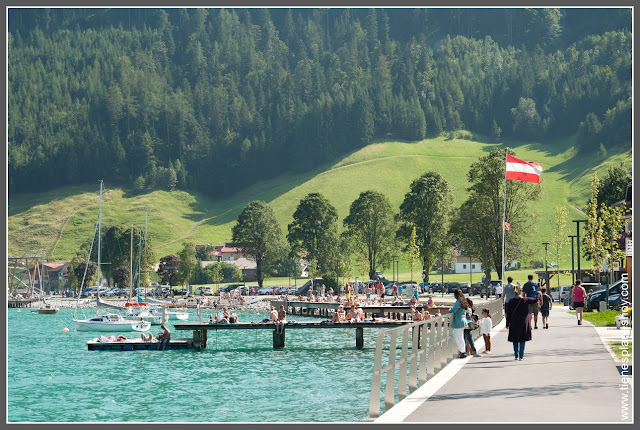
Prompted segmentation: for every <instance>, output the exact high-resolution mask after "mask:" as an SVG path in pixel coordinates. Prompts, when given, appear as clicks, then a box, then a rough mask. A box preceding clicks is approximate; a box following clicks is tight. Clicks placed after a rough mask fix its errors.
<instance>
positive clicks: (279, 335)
mask: <svg viewBox="0 0 640 430" xmlns="http://www.w3.org/2000/svg"><path fill="white" fill-rule="evenodd" d="M412 322H413V321H405V320H400V321H363V322H355V323H348V322H344V323H332V322H326V321H305V322H296V323H291V322H289V323H287V324H285V325H284V327H282V326H277V325H276V324H274V323H248V322H241V323H234V324H218V323H216V324H209V323H182V324H174V325H173V327H174V328H175V329H176V330H193V344H194V348H195V349H196V350H200V349H203V348H207V332H208V331H209V330H272V331H273V348H274V349H280V348H284V346H285V333H286V331H287V330H290V329H318V328H321V329H345V328H355V330H356V348H363V347H364V331H363V330H364V328H365V327H369V328H373V327H375V328H389V327H398V326H400V325H404V324H408V323H412Z"/></svg>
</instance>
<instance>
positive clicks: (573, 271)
mask: <svg viewBox="0 0 640 430" xmlns="http://www.w3.org/2000/svg"><path fill="white" fill-rule="evenodd" d="M568 237H570V238H571V285H575V283H576V269H575V264H574V259H573V239H574V238H575V237H577V236H576V235H575V234H574V235H569V236H568Z"/></svg>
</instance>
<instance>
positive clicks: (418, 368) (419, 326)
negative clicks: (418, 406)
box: [369, 299, 503, 418]
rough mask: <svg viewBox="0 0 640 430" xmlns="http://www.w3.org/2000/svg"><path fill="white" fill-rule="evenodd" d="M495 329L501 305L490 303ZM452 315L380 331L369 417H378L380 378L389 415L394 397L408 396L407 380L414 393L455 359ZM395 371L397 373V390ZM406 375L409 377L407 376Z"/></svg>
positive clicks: (380, 392)
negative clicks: (386, 352) (386, 348)
mask: <svg viewBox="0 0 640 430" xmlns="http://www.w3.org/2000/svg"><path fill="white" fill-rule="evenodd" d="M486 306H487V308H488V309H489V312H490V315H491V317H492V320H493V324H494V326H495V325H496V324H498V323H499V321H501V320H502V318H503V315H502V301H501V300H500V299H496V300H493V301H491V302H489V303H488V304H487V305H486ZM400 331H402V348H401V352H400V357H398V345H397V338H398V335H399V334H400ZM452 334H453V329H452V328H451V315H450V314H445V315H443V316H440V317H438V318H433V319H431V320H428V321H421V322H415V323H410V324H406V325H403V326H401V327H397V328H391V329H388V330H384V331H381V332H380V334H379V335H378V339H377V341H376V353H375V356H374V363H373V377H372V379H371V398H370V401H369V416H370V417H371V418H378V417H379V416H380V400H381V399H380V396H381V394H382V387H381V383H382V374H383V373H386V374H387V377H386V384H385V390H384V391H385V392H384V404H385V410H386V411H388V410H389V409H391V408H392V407H393V405H394V404H395V395H396V394H397V396H398V399H399V400H402V399H404V398H406V396H407V379H408V381H409V382H408V388H409V392H410V393H413V392H414V391H415V390H416V389H417V388H418V387H420V386H422V385H423V384H424V383H426V382H427V381H428V380H429V379H430V378H432V377H433V376H434V375H435V374H436V373H437V372H438V371H439V370H441V369H442V368H443V367H444V366H445V365H446V364H447V363H449V362H450V361H451V360H453V359H454V357H455V356H456V355H457V352H458V348H457V345H456V343H455V341H454V339H453V338H452ZM387 335H388V336H389V357H388V360H387V365H386V366H384V367H383V365H382V356H383V349H384V339H385V336H387ZM473 335H474V336H479V335H480V330H479V329H478V330H474V333H473ZM409 339H411V353H410V354H409ZM396 371H398V372H399V376H398V382H397V388H396V383H395V382H396V378H395V374H396ZM407 373H409V375H407Z"/></svg>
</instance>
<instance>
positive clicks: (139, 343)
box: [87, 338, 194, 351]
mask: <svg viewBox="0 0 640 430" xmlns="http://www.w3.org/2000/svg"><path fill="white" fill-rule="evenodd" d="M159 346H160V342H145V341H143V340H142V339H127V340H121V341H117V342H98V341H91V340H90V341H87V348H88V349H89V351H157V350H158V347H159ZM170 349H171V350H175V349H194V346H193V339H189V338H186V339H171V340H170V341H169V344H168V345H167V346H166V348H165V350H170Z"/></svg>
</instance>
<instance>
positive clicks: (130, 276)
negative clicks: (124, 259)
mask: <svg viewBox="0 0 640 430" xmlns="http://www.w3.org/2000/svg"><path fill="white" fill-rule="evenodd" d="M130 242H131V249H130V250H129V301H131V295H132V294H133V224H131V239H130Z"/></svg>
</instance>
